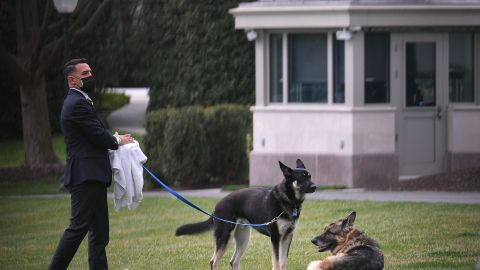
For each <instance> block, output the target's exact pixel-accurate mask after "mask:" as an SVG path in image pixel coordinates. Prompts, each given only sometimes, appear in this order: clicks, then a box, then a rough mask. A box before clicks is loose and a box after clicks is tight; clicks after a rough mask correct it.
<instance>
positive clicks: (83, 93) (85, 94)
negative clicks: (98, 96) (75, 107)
mask: <svg viewBox="0 0 480 270" xmlns="http://www.w3.org/2000/svg"><path fill="white" fill-rule="evenodd" d="M70 89H72V90H75V91H78V92H80V93H81V94H82V95H83V96H84V97H85V98H86V99H87V100H92V99H91V98H90V97H89V96H88V95H87V93H85V92H83V91H82V90H80V89H78V88H73V87H72V88H70Z"/></svg>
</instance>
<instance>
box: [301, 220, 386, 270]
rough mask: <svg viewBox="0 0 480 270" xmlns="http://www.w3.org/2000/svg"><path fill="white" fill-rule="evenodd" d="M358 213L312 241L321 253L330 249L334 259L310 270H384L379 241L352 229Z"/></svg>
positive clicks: (333, 224)
mask: <svg viewBox="0 0 480 270" xmlns="http://www.w3.org/2000/svg"><path fill="white" fill-rule="evenodd" d="M355 217H356V213H355V212H352V213H351V214H350V215H349V216H348V217H346V218H344V219H340V220H338V221H337V222H335V223H331V224H330V225H328V226H327V227H326V228H325V231H324V232H323V234H321V235H319V236H317V237H315V238H313V239H312V243H313V244H314V245H316V246H317V247H318V251H319V252H324V251H327V250H330V252H332V254H333V256H328V257H327V258H325V259H324V260H323V261H313V262H311V263H310V264H309V265H308V268H307V270H337V269H338V270H340V269H341V270H381V269H383V253H382V251H381V250H380V247H379V246H378V244H377V242H375V240H373V239H371V238H369V237H368V236H367V235H365V234H364V233H363V232H362V231H359V230H357V229H356V228H354V227H353V222H354V221H355Z"/></svg>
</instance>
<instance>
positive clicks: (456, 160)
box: [448, 152, 480, 171]
mask: <svg viewBox="0 0 480 270" xmlns="http://www.w3.org/2000/svg"><path fill="white" fill-rule="evenodd" d="M472 168H480V153H452V152H450V153H448V169H449V171H457V170H463V169H472Z"/></svg>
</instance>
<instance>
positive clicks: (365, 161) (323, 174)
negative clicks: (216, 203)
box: [250, 152, 398, 189]
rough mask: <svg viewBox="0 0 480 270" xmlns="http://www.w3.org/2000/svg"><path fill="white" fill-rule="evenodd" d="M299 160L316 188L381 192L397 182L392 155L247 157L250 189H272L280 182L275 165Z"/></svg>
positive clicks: (269, 155) (261, 154)
mask: <svg viewBox="0 0 480 270" xmlns="http://www.w3.org/2000/svg"><path fill="white" fill-rule="evenodd" d="M297 158H300V159H301V160H302V161H303V163H304V164H305V167H306V168H307V170H308V171H309V172H310V173H311V174H312V180H313V181H314V182H315V183H316V184H317V185H337V186H346V187H353V188H369V189H384V188H388V187H389V186H391V185H392V183H395V182H396V181H397V180H398V158H397V156H396V155H393V154H392V155H384V154H382V155H380V154H379V155H357V156H353V157H352V156H336V155H315V154H299V155H296V154H281V153H255V152H252V153H251V154H250V185H251V186H273V185H276V184H277V183H279V182H280V181H282V179H283V175H282V172H281V170H280V167H279V165H278V161H282V162H283V163H284V164H285V165H287V166H289V167H295V162H296V160H297Z"/></svg>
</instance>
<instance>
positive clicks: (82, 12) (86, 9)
mask: <svg viewBox="0 0 480 270" xmlns="http://www.w3.org/2000/svg"><path fill="white" fill-rule="evenodd" d="M95 2H96V1H95ZM83 3H84V4H83V7H77V8H76V9H75V13H74V15H73V17H76V19H75V21H74V22H73V23H72V25H71V26H70V29H69V30H70V33H73V32H75V31H77V30H78V29H79V28H80V27H81V26H82V25H84V24H86V23H87V21H88V18H89V16H90V15H91V14H92V13H93V12H94V8H95V6H96V5H95V3H94V1H87V0H86V1H84V2H83Z"/></svg>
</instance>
